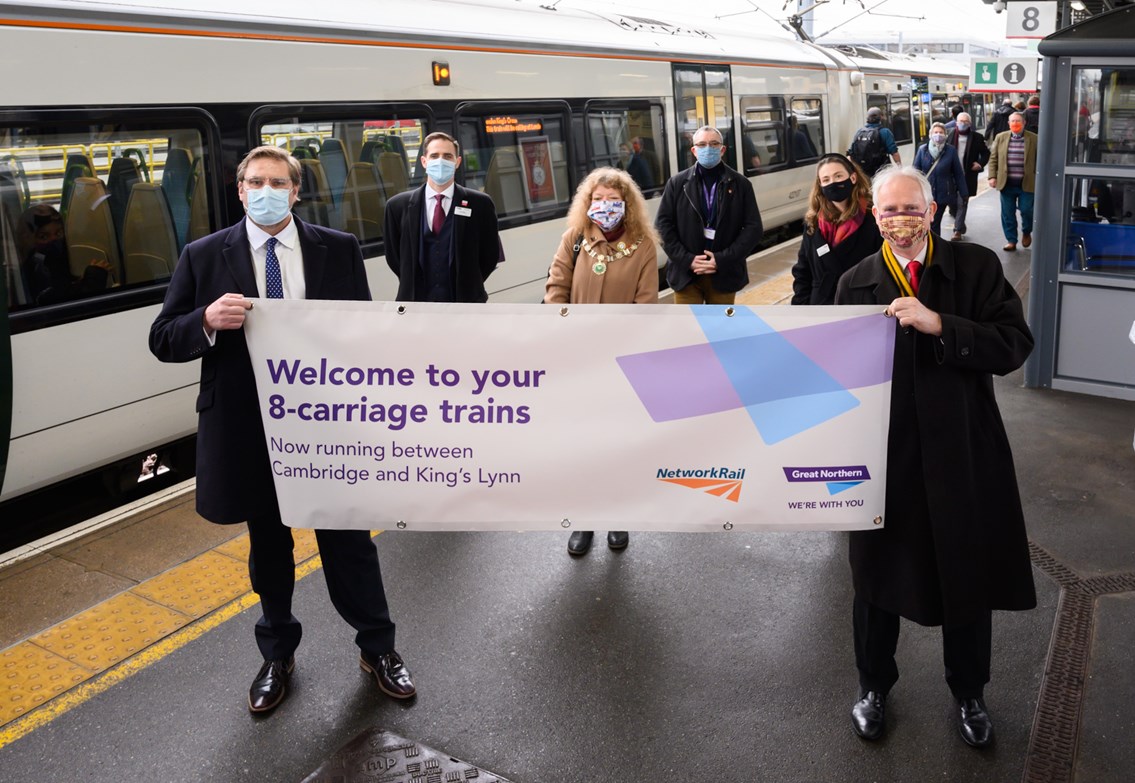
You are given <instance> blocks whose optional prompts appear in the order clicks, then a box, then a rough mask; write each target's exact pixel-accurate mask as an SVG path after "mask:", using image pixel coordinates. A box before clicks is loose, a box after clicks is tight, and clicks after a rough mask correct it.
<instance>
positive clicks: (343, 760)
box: [303, 729, 509, 783]
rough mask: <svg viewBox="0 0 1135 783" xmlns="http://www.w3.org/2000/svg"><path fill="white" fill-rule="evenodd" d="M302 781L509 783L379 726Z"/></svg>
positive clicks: (321, 782)
mask: <svg viewBox="0 0 1135 783" xmlns="http://www.w3.org/2000/svg"><path fill="white" fill-rule="evenodd" d="M303 783H509V781H508V780H507V779H505V778H502V777H501V776H500V775H494V774H493V773H492V772H487V771H486V770H483V769H481V768H480V767H478V766H475V765H473V764H470V763H469V762H467V761H462V760H461V759H455V758H453V757H452V756H450V755H449V754H447V753H442V752H441V751H437V750H434V749H433V748H430V747H427V746H425V745H422V744H421V743H419V742H414V741H413V740H410V739H406V738H405V737H399V736H398V735H397V734H392V733H391V732H389V731H383V730H382V729H368V730H367V731H364V732H363V733H362V734H360V735H359V736H357V737H355V738H354V739H353V740H351V741H350V742H348V743H347V744H346V745H344V746H343V747H341V748H339V750H337V751H335V755H333V756H332V757H331V758H329V759H327V761H325V762H323V764H321V765H320V767H319V769H317V770H315V772H313V773H311V774H310V775H308V776H307V777H306V778H304V779H303Z"/></svg>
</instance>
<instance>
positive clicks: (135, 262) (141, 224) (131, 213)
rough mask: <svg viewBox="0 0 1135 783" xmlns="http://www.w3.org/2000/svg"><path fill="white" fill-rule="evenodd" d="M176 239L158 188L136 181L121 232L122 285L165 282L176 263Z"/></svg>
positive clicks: (164, 201)
mask: <svg viewBox="0 0 1135 783" xmlns="http://www.w3.org/2000/svg"><path fill="white" fill-rule="evenodd" d="M177 253H178V250H177V236H176V233H175V230H174V225H173V217H172V216H171V215H170V211H169V205H168V204H167V203H166V197H165V190H164V189H163V188H162V186H161V185H155V184H153V183H150V182H139V183H137V184H135V185H134V187H133V188H131V190H130V201H129V204H128V205H127V207H126V222H125V225H124V228H123V233H122V257H123V271H124V275H123V282H124V283H130V284H136V283H147V282H152V281H154V282H156V281H162V280H168V279H169V277H170V275H172V274H173V268H174V266H175V265H176V264H177Z"/></svg>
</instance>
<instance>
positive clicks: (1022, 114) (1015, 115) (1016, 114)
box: [1009, 111, 1025, 122]
mask: <svg viewBox="0 0 1135 783" xmlns="http://www.w3.org/2000/svg"><path fill="white" fill-rule="evenodd" d="M1014 117H1020V118H1021V122H1025V115H1024V112H1019V111H1015V112H1013V113H1012V114H1010V115H1009V119H1010V120H1012V119H1013V118H1014Z"/></svg>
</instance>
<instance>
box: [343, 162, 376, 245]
mask: <svg viewBox="0 0 1135 783" xmlns="http://www.w3.org/2000/svg"><path fill="white" fill-rule="evenodd" d="M385 212H386V198H385V196H384V195H383V192H382V186H381V184H380V183H379V178H378V169H377V168H375V166H374V164H373V163H362V162H359V163H352V164H351V168H350V171H348V172H347V180H346V184H345V186H344V188H343V224H344V228H345V229H346V230H347V231H348V232H350V233H352V234H354V235H355V236H356V237H358V240H359V242H373V241H375V240H378V239H381V238H382V221H383V218H384V217H385Z"/></svg>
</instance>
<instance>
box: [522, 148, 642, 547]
mask: <svg viewBox="0 0 1135 783" xmlns="http://www.w3.org/2000/svg"><path fill="white" fill-rule="evenodd" d="M544 301H545V302H546V303H548V304H566V303H569V302H570V303H572V304H657V303H658V234H657V233H656V232H655V230H654V225H653V224H652V223H651V221H650V216H649V215H648V214H647V212H646V200H645V199H644V198H643V197H642V193H641V192H640V191H639V189H638V186H637V185H636V184H635V182H634V180H633V179H631V176H630V175H629V174H627V172H625V171H620V170H619V169H612V168H601V169H596V170H595V171H593V172H591V173H590V174H588V175H587V178H586V179H584V180H583V182H581V183H580V185H579V189H578V190H576V192H575V199H574V200H573V201H572V203H571V210H570V211H569V212H568V216H567V230H566V231H564V235H563V237H562V238H561V239H560V246H559V248H557V249H556V256H555V258H554V259H553V260H552V268H551V270H550V271H549V273H548V282H547V285H546V286H545V293H544ZM594 535H595V534H594V533H592V532H591V531H590V530H577V531H576V532H574V533H572V534H571V537H570V538H569V539H568V552H569V553H570V554H572V555H584V554H587V550H588V549H590V548H591V539H592V538H593V537H594ZM628 543H630V536H629V535H628V534H627V533H626V531H611V532H610V533H608V534H607V546H609V547H610V548H611V549H625V548H626V546H627V544H628Z"/></svg>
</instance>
